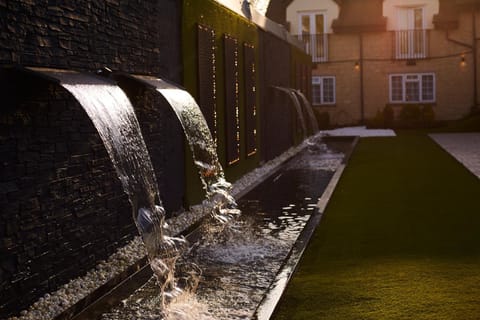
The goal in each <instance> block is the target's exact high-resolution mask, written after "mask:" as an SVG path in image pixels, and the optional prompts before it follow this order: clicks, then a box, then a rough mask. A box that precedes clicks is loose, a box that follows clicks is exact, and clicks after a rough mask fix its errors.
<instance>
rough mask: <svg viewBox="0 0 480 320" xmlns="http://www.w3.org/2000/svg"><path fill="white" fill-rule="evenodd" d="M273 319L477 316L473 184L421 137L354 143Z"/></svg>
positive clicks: (479, 289) (477, 224) (477, 188)
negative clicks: (350, 155) (354, 147)
mask: <svg viewBox="0 0 480 320" xmlns="http://www.w3.org/2000/svg"><path fill="white" fill-rule="evenodd" d="M273 319H277V320H278V319H289V320H290V319H342V320H344V319H355V320H359V319H375V320H376V319H432V320H433V319H435V320H441V319H456V320H457V319H458V320H460V319H461V320H466V319H480V180H479V179H478V178H476V177H474V176H473V175H472V174H471V173H469V172H468V171H467V170H466V169H465V168H464V167H462V166H461V165H460V164H458V163H457V162H456V160H454V159H453V158H452V157H451V156H450V155H448V154H447V153H445V152H444V151H443V150H441V149H440V148H439V147H438V146H437V145H436V144H435V143H434V142H433V141H431V140H430V139H429V138H428V137H427V136H426V135H425V134H422V133H418V132H417V133H412V132H410V133H408V132H407V133H403V134H401V135H399V136H398V137H396V138H370V139H362V140H361V141H360V143H359V144H358V146H357V148H356V150H355V152H354V153H353V155H352V158H351V160H350V163H349V165H348V167H347V168H346V170H345V172H344V175H343V177H342V178H341V180H340V182H339V184H338V185H337V188H336V190H335V192H334V195H333V197H332V199H331V200H330V203H329V205H328V207H327V210H326V212H325V214H324V217H323V219H322V222H321V223H320V225H319V227H318V229H317V230H316V232H315V234H314V236H313V238H312V240H311V242H310V244H309V246H308V247H307V249H306V252H305V254H304V256H303V258H302V260H301V263H300V266H299V269H298V271H297V273H296V274H295V276H294V277H293V279H292V281H291V282H290V284H289V286H288V288H287V291H286V293H285V295H284V296H283V298H282V300H281V301H280V303H279V306H278V309H277V312H276V313H275V315H274V317H273Z"/></svg>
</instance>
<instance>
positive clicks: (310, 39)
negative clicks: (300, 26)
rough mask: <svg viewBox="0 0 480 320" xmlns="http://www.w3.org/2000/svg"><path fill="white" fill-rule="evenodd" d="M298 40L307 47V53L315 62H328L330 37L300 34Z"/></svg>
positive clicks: (323, 34)
mask: <svg viewBox="0 0 480 320" xmlns="http://www.w3.org/2000/svg"><path fill="white" fill-rule="evenodd" d="M297 38H298V39H299V40H300V41H302V42H303V43H304V45H305V51H306V52H307V54H309V55H311V56H312V61H313V62H325V61H328V36H327V34H326V33H321V34H299V35H297Z"/></svg>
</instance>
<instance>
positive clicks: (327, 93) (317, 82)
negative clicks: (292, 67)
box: [312, 76, 335, 105]
mask: <svg viewBox="0 0 480 320" xmlns="http://www.w3.org/2000/svg"><path fill="white" fill-rule="evenodd" d="M312 95H313V104H316V105H319V104H335V77H318V76H314V77H312Z"/></svg>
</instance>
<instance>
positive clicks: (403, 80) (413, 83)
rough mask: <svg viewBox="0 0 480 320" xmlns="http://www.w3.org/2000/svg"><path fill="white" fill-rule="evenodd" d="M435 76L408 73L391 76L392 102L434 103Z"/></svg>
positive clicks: (431, 74)
mask: <svg viewBox="0 0 480 320" xmlns="http://www.w3.org/2000/svg"><path fill="white" fill-rule="evenodd" d="M434 101H435V74H433V73H408V74H392V75H390V102H393V103H401V102H407V103H408V102H411V103H415V102H434Z"/></svg>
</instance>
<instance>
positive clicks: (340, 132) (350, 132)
mask: <svg viewBox="0 0 480 320" xmlns="http://www.w3.org/2000/svg"><path fill="white" fill-rule="evenodd" d="M322 132H323V133H324V134H325V135H327V136H358V137H361V138H364V137H395V131H393V130H391V129H367V128H366V127H365V126H359V127H345V128H338V129H333V130H326V131H322Z"/></svg>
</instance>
